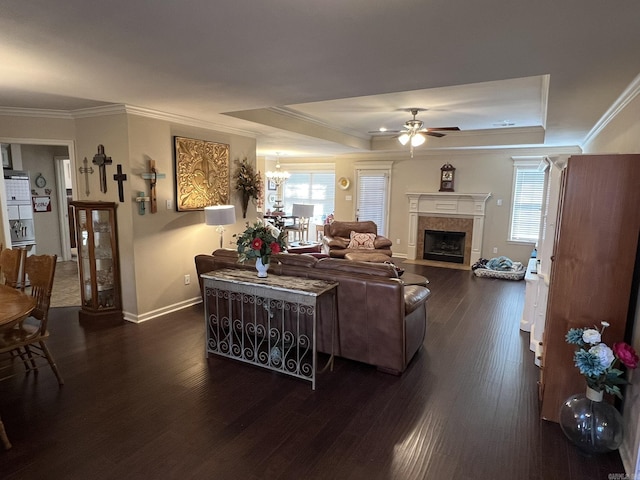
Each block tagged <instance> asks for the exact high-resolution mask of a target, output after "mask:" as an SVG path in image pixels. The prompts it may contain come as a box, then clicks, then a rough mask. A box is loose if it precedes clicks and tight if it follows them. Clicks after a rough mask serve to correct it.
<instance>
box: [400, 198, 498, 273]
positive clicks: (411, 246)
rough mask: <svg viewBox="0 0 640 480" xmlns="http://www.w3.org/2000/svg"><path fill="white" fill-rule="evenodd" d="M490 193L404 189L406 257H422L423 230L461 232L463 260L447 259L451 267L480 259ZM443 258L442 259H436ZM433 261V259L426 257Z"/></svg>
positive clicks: (471, 263)
mask: <svg viewBox="0 0 640 480" xmlns="http://www.w3.org/2000/svg"><path fill="white" fill-rule="evenodd" d="M490 196H491V194H490V193H454V192H436V193H407V197H408V200H409V229H408V232H409V238H408V241H407V258H408V259H409V260H420V261H424V258H423V255H424V252H425V233H424V232H425V230H434V231H441V232H448V233H450V232H464V234H465V236H464V239H463V240H462V241H461V242H462V243H463V244H464V247H463V249H464V250H463V251H464V253H463V256H464V259H463V260H462V261H460V260H456V263H451V261H448V262H446V263H444V265H446V264H447V263H449V264H450V265H451V267H452V268H454V265H455V268H459V267H458V266H457V265H460V264H461V265H462V266H463V267H465V266H466V267H471V265H473V264H474V263H475V262H477V261H478V260H479V259H480V254H481V252H482V237H483V230H484V215H485V205H486V202H487V199H488V198H489V197H490ZM439 260H442V259H439ZM426 261H429V262H431V261H433V260H426ZM458 262H459V263H458Z"/></svg>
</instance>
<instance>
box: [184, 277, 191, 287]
mask: <svg viewBox="0 0 640 480" xmlns="http://www.w3.org/2000/svg"><path fill="white" fill-rule="evenodd" d="M190 283H191V275H185V276H184V284H185V285H189V284H190Z"/></svg>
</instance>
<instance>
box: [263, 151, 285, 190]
mask: <svg viewBox="0 0 640 480" xmlns="http://www.w3.org/2000/svg"><path fill="white" fill-rule="evenodd" d="M266 175H267V179H268V180H270V181H272V182H273V183H275V184H276V187H280V185H282V184H283V183H284V182H286V181H287V179H288V178H289V177H290V176H291V174H290V173H289V172H285V171H284V170H282V169H281V168H280V157H276V169H275V170H274V171H269V172H267V173H266Z"/></svg>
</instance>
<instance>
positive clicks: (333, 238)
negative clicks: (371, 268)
mask: <svg viewBox="0 0 640 480" xmlns="http://www.w3.org/2000/svg"><path fill="white" fill-rule="evenodd" d="M351 232H358V233H373V234H375V235H376V238H375V240H374V241H373V249H371V250H369V249H366V250H365V249H354V248H348V247H349V242H350V239H351ZM391 245H392V242H391V240H389V239H388V238H386V237H383V236H381V235H378V226H377V225H376V224H375V222H371V221H366V222H340V221H336V222H333V223H330V224H327V225H325V226H324V237H323V239H322V253H325V254H327V255H329V256H331V257H335V258H344V256H345V255H346V254H347V253H351V252H358V253H362V252H376V253H384V254H385V255H389V256H391V255H392V253H391Z"/></svg>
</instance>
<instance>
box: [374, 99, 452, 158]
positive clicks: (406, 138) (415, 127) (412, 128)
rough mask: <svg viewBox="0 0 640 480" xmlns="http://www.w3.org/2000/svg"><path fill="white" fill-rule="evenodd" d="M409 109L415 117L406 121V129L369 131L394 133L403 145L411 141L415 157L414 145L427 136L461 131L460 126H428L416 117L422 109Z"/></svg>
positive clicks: (423, 140)
mask: <svg viewBox="0 0 640 480" xmlns="http://www.w3.org/2000/svg"><path fill="white" fill-rule="evenodd" d="M409 111H410V112H411V115H413V118H412V119H411V120H407V121H406V122H405V123H404V130H375V131H371V132H369V133H371V134H374V135H393V137H394V138H397V139H398V141H399V142H400V143H401V144H402V145H406V144H407V143H409V144H410V146H411V156H412V157H413V147H419V146H420V145H422V144H423V143H424V142H425V140H426V136H430V137H437V138H440V137H444V136H445V135H446V133H443V132H445V131H460V128H458V127H437V128H436V127H432V128H426V127H425V126H424V122H423V121H422V120H418V119H416V115H418V112H419V111H420V109H418V108H411V109H409Z"/></svg>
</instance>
